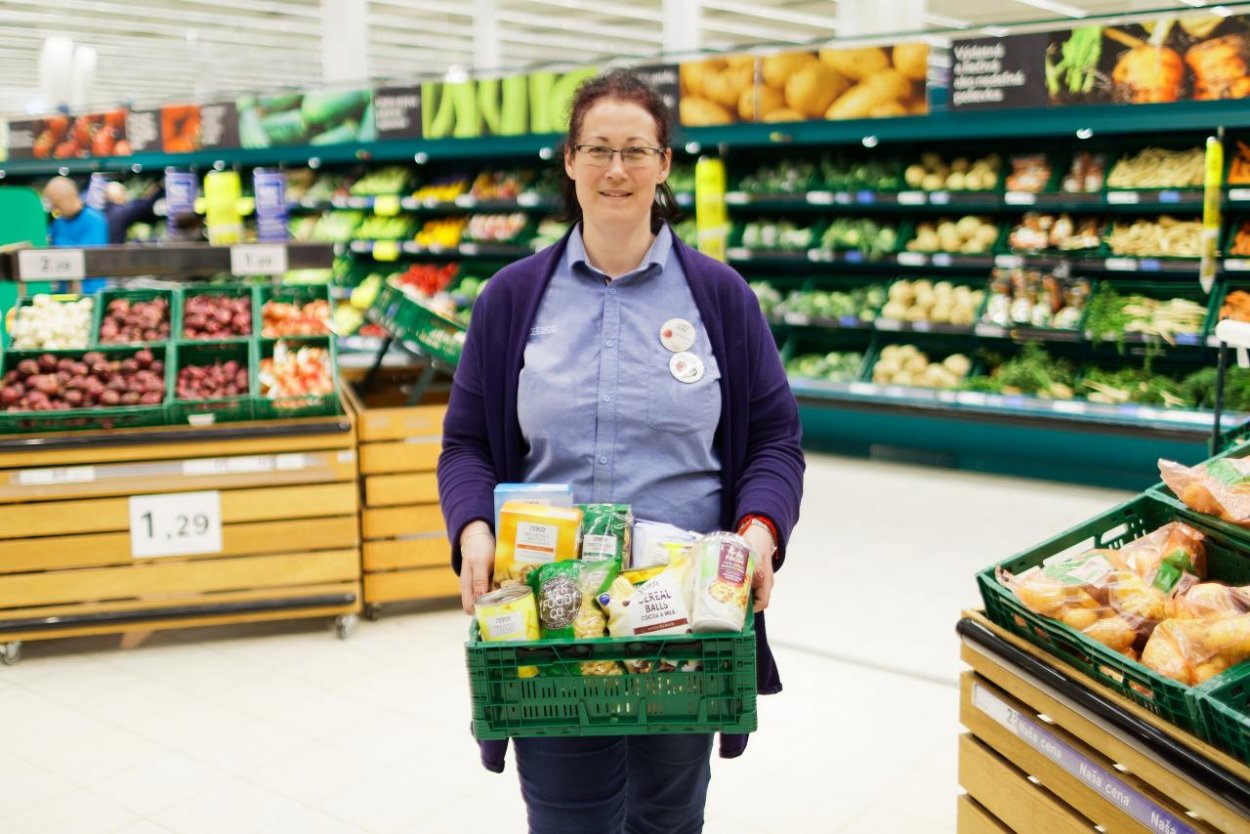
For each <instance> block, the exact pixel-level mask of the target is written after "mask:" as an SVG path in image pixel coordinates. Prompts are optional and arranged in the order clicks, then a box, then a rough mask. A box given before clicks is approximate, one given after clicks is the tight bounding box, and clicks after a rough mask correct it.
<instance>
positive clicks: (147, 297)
mask: <svg viewBox="0 0 1250 834" xmlns="http://www.w3.org/2000/svg"><path fill="white" fill-rule="evenodd" d="M119 298H125V299H127V300H129V301H130V302H131V303H134V302H146V301H152V300H154V299H157V298H164V299H165V300H166V301H167V302H169V313H168V315H169V320H168V324H169V333H167V334H166V335H165V336H163V337H160V338H157V339H152V340H140V341H138V342H104V341H102V340H101V339H100V327H101V326H102V325H103V324H104V314H105V312H106V311H107V310H108V306H109V304H111V303H112V302H113V301H114V300H116V299H119ZM178 299H179V295H178V293H176V292H174V291H173V290H156V289H135V290H125V289H112V290H102V291H101V292H100V293H99V294H97V295H96V303H95V320H94V322H93V324H92V326H91V327H92V329H91V340H92V341H91V344H93V345H97V346H99V347H112V346H115V345H153V344H158V343H160V342H167V341H170V340H171V339H173V338H174V335H173V333H174V323H175V322H176V321H178V310H177V305H178Z"/></svg>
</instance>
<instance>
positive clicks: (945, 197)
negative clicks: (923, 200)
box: [929, 191, 951, 206]
mask: <svg viewBox="0 0 1250 834" xmlns="http://www.w3.org/2000/svg"><path fill="white" fill-rule="evenodd" d="M950 201H951V193H950V192H949V191H934V192H932V193H930V194H929V202H930V203H933V205H935V206H944V205H947V204H948V203H950Z"/></svg>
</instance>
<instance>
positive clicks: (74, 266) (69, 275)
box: [17, 249, 87, 281]
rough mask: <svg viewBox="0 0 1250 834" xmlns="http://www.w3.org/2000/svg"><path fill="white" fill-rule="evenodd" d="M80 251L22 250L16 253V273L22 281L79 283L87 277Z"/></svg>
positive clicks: (83, 257)
mask: <svg viewBox="0 0 1250 834" xmlns="http://www.w3.org/2000/svg"><path fill="white" fill-rule="evenodd" d="M86 260H87V259H86V254H85V253H84V252H83V251H82V250H81V249H23V250H21V251H20V252H18V253H17V271H18V274H19V275H20V276H21V280H23V281H79V280H81V279H83V278H85V277H86V276H87V263H86Z"/></svg>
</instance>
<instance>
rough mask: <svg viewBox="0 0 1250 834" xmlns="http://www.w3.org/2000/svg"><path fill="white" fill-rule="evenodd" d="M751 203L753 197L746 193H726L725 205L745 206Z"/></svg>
mask: <svg viewBox="0 0 1250 834" xmlns="http://www.w3.org/2000/svg"><path fill="white" fill-rule="evenodd" d="M749 202H751V196H750V195H749V194H747V193H746V192H745V191H726V192H725V205H729V206H745V205H746V204H747V203H749Z"/></svg>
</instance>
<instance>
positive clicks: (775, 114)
mask: <svg viewBox="0 0 1250 834" xmlns="http://www.w3.org/2000/svg"><path fill="white" fill-rule="evenodd" d="M806 119H807V117H806V116H804V115H803V114H802V113H796V112H794V111H793V110H791V109H790V108H789V107H782V108H780V109H778V110H774V111H772V112H771V113H766V114H764V119H763V120H764V121H766V122H802V121H805V120H806Z"/></svg>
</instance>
